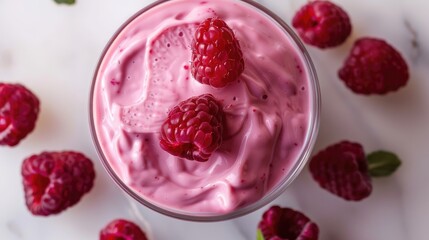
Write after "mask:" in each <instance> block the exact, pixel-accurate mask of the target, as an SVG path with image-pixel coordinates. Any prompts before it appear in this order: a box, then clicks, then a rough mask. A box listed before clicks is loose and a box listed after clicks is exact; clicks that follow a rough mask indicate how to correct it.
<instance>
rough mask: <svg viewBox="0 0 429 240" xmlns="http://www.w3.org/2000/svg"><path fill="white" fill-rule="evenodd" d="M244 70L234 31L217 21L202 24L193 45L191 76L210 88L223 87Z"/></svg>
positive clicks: (210, 20)
mask: <svg viewBox="0 0 429 240" xmlns="http://www.w3.org/2000/svg"><path fill="white" fill-rule="evenodd" d="M243 70H244V60H243V54H242V52H241V48H240V44H239V42H238V40H237V38H236V37H235V35H234V32H233V30H232V29H231V28H230V27H229V26H228V25H227V24H226V23H225V21H223V20H222V19H219V18H208V19H206V20H204V21H203V22H202V23H201V24H200V25H199V26H198V28H197V30H196V32H195V37H194V41H193V42H192V63H191V72H192V75H193V76H194V77H195V79H196V80H197V81H199V82H201V83H204V84H208V85H211V86H213V87H217V88H220V87H225V86H226V85H228V84H229V83H231V82H233V81H235V80H237V78H238V76H240V74H241V73H242V72H243Z"/></svg>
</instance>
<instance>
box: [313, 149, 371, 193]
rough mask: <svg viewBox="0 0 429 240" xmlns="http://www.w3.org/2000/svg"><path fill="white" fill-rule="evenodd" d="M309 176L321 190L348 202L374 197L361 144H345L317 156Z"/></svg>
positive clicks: (314, 158) (314, 157) (321, 152)
mask: <svg viewBox="0 0 429 240" xmlns="http://www.w3.org/2000/svg"><path fill="white" fill-rule="evenodd" d="M310 172H311V174H312V175H313V178H314V179H315V180H316V181H317V182H318V183H319V185H320V186H321V187H322V188H324V189H326V190H328V191H329V192H331V193H333V194H335V195H337V196H339V197H341V198H344V199H346V200H349V201H359V200H362V199H364V198H366V197H368V196H369V195H370V194H371V191H372V184H371V177H370V176H369V173H368V161H367V159H366V157H365V153H364V150H363V148H362V146H361V145H360V144H358V143H352V142H349V141H342V142H339V143H337V144H334V145H331V146H329V147H328V148H326V149H324V150H322V151H320V152H318V153H317V154H316V155H315V156H313V158H312V159H311V161H310Z"/></svg>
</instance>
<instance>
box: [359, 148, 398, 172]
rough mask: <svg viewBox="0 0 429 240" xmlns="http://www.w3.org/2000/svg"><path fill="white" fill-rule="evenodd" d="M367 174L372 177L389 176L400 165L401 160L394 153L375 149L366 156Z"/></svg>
mask: <svg viewBox="0 0 429 240" xmlns="http://www.w3.org/2000/svg"><path fill="white" fill-rule="evenodd" d="M367 159H368V170H369V175H371V176H372V177H385V176H389V175H390V174H392V173H393V172H395V171H396V169H397V168H398V167H399V166H400V165H401V160H399V158H398V156H396V155H395V154H394V153H391V152H386V151H376V152H373V153H370V154H369V155H368V156H367Z"/></svg>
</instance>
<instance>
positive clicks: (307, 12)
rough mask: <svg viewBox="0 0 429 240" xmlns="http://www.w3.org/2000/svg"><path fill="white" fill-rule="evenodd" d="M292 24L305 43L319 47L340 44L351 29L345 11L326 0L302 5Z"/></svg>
mask: <svg viewBox="0 0 429 240" xmlns="http://www.w3.org/2000/svg"><path fill="white" fill-rule="evenodd" d="M292 26H293V27H294V28H296V30H297V31H298V34H299V36H300V37H301V39H302V40H303V41H304V42H305V43H307V44H310V45H313V46H316V47H319V48H329V47H335V46H338V45H340V44H342V43H343V42H344V41H345V40H346V39H347V37H348V36H350V33H351V31H352V26H351V23H350V18H349V16H348V15H347V13H346V12H345V11H344V10H343V9H342V8H340V7H339V6H337V5H335V4H333V3H332V2H328V1H311V2H309V3H307V4H306V5H304V6H303V7H302V8H301V9H300V10H299V11H298V12H297V13H296V14H295V16H294V18H293V20H292Z"/></svg>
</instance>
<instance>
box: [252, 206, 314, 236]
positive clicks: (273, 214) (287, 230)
mask: <svg viewBox="0 0 429 240" xmlns="http://www.w3.org/2000/svg"><path fill="white" fill-rule="evenodd" d="M258 230H259V231H260V232H259V234H260V235H262V237H263V239H264V240H284V239H286V240H317V239H318V236H319V228H318V227H317V225H316V224H315V223H314V222H312V221H311V220H310V219H309V218H308V217H307V216H305V215H304V214H303V213H301V212H298V211H295V210H293V209H290V208H281V207H279V206H272V207H271V208H270V209H268V210H267V211H265V212H264V214H263V215H262V219H261V221H260V222H259V224H258ZM258 239H259V238H258Z"/></svg>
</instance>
